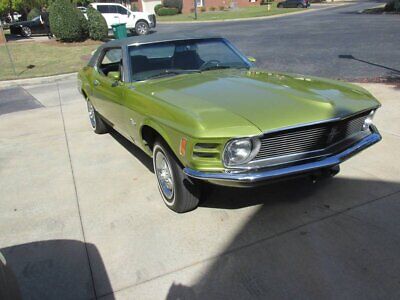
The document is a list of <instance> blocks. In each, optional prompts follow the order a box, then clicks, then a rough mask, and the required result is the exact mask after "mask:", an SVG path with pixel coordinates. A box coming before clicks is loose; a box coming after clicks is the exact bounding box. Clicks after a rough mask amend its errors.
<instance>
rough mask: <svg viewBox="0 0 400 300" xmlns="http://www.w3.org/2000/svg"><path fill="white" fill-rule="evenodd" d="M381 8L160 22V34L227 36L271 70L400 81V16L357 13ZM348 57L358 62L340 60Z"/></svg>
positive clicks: (349, 7)
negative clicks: (241, 19) (237, 19)
mask: <svg viewBox="0 0 400 300" xmlns="http://www.w3.org/2000/svg"><path fill="white" fill-rule="evenodd" d="M378 4H379V2H370V1H368V2H360V3H356V4H351V5H346V6H341V7H336V8H330V9H325V10H319V11H313V12H309V13H305V14H298V15H293V16H285V17H282V18H276V19H266V20H258V21H245V22H223V23H213V24H210V23H208V24H207V23H203V24H198V23H197V24H179V25H176V24H173V25H172V24H160V25H159V26H158V27H157V32H175V33H176V32H189V33H190V34H193V35H196V36H197V35H207V34H210V35H222V36H224V37H227V38H228V39H229V40H231V41H232V42H234V43H235V45H237V46H238V47H239V48H240V49H241V50H242V51H243V52H244V53H245V54H246V55H249V56H254V57H255V58H256V59H257V65H258V66H259V67H263V68H268V69H270V70H277V71H285V72H294V73H300V74H306V75H315V76H324V77H330V78H342V79H359V78H375V77H389V76H390V77H400V50H399V49H400V31H399V30H398V26H399V16H398V15H366V14H359V13H358V11H359V10H362V9H365V8H368V7H373V6H376V5H378ZM155 34H157V33H155ZM349 55H352V56H353V57H354V59H349V58H341V56H342V57H343V56H344V57H349Z"/></svg>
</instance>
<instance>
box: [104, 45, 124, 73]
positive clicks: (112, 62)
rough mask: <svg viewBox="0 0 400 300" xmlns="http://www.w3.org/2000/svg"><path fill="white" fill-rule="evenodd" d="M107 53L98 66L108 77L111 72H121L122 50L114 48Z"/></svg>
mask: <svg viewBox="0 0 400 300" xmlns="http://www.w3.org/2000/svg"><path fill="white" fill-rule="evenodd" d="M105 51H106V52H105V54H104V55H103V56H102V58H101V61H100V62H99V64H98V68H99V71H100V72H101V73H103V75H105V76H107V74H108V73H109V72H111V71H113V72H117V71H120V67H121V65H120V64H121V61H122V50H121V48H113V49H108V50H105Z"/></svg>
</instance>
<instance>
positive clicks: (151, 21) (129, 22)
mask: <svg viewBox="0 0 400 300" xmlns="http://www.w3.org/2000/svg"><path fill="white" fill-rule="evenodd" d="M90 5H91V6H92V7H93V8H95V9H97V10H98V11H99V12H100V13H101V14H102V15H103V17H104V18H105V19H106V22H107V26H108V28H109V29H110V28H111V25H114V24H121V23H126V28H127V29H128V30H130V31H131V32H136V34H138V35H144V34H147V33H148V32H149V30H150V28H154V27H156V16H155V15H154V14H148V13H144V12H138V11H131V10H129V9H127V8H126V7H125V6H122V5H121V4H118V3H91V4H90Z"/></svg>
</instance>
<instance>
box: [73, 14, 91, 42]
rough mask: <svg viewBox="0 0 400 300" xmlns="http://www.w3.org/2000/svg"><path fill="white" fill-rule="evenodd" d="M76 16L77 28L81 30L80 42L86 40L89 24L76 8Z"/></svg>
mask: <svg viewBox="0 0 400 300" xmlns="http://www.w3.org/2000/svg"><path fill="white" fill-rule="evenodd" d="M76 14H77V17H78V21H79V26H80V29H81V38H82V40H86V39H87V38H88V37H89V22H88V20H87V19H86V18H85V15H84V14H83V12H82V11H81V10H79V9H77V8H76Z"/></svg>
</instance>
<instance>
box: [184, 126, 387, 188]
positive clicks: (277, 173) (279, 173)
mask: <svg viewBox="0 0 400 300" xmlns="http://www.w3.org/2000/svg"><path fill="white" fill-rule="evenodd" d="M371 131H372V133H371V134H370V135H368V136H366V137H365V138H363V139H362V140H360V141H359V142H357V143H356V144H354V145H353V146H351V147H349V148H347V149H346V150H344V151H343V152H340V153H338V154H335V155H332V156H328V157H326V158H324V159H321V160H317V161H313V162H309V163H304V164H300V165H294V166H288V167H283V168H278V169H272V170H271V169H264V170H260V171H258V172H244V173H211V172H200V171H196V170H193V169H190V168H184V169H183V172H184V173H185V174H186V175H188V176H189V177H193V178H197V179H201V180H205V181H210V182H216V183H220V184H224V182H225V183H229V182H232V183H255V182H260V181H266V180H270V179H276V178H279V177H284V176H290V175H297V174H301V173H307V172H311V171H314V170H317V169H321V168H329V167H333V166H335V165H338V164H340V163H342V162H344V161H345V160H347V159H349V158H350V157H352V156H353V155H355V154H357V153H359V152H361V151H363V150H364V149H366V148H368V147H370V146H372V145H373V144H375V143H377V142H379V141H380V140H381V139H382V137H381V135H380V134H379V132H378V130H377V129H376V128H375V127H374V126H371Z"/></svg>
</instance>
